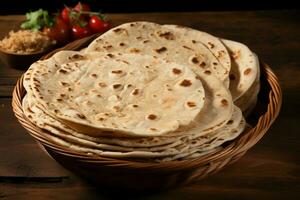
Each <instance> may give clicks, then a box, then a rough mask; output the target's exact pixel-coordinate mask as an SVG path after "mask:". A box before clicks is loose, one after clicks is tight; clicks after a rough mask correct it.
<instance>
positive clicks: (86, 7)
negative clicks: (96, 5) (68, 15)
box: [74, 2, 91, 12]
mask: <svg viewBox="0 0 300 200" xmlns="http://www.w3.org/2000/svg"><path fill="white" fill-rule="evenodd" d="M74 10H76V11H78V12H80V11H91V7H90V6H89V5H88V4H85V3H80V2H78V3H77V5H76V6H75V7H74Z"/></svg>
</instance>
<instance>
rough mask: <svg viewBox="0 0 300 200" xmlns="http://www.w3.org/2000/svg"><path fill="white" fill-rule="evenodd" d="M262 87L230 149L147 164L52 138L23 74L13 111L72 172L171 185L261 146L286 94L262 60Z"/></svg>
mask: <svg viewBox="0 0 300 200" xmlns="http://www.w3.org/2000/svg"><path fill="white" fill-rule="evenodd" d="M95 37H97V35H94V36H92V37H89V38H85V39H82V40H78V41H75V42H73V43H70V44H69V45H67V46H65V47H63V48H61V49H58V50H55V51H54V52H51V53H50V54H48V55H47V56H45V57H44V58H48V57H50V56H51V55H53V53H55V52H57V51H59V50H62V49H63V50H79V49H81V48H83V47H85V46H87V45H88V44H89V43H90V42H91V41H92V40H93V39H94V38H95ZM261 72H262V73H261V91H260V93H259V95H258V103H257V105H256V107H255V108H254V110H253V112H252V114H251V115H250V116H249V117H248V119H247V121H248V122H250V123H251V124H252V125H253V128H251V129H249V130H247V131H244V133H243V134H242V135H240V136H239V137H238V138H236V139H235V140H233V141H231V142H227V143H226V144H225V145H224V148H223V149H221V150H219V151H217V152H214V153H210V154H208V155H205V156H203V157H200V158H197V159H193V160H186V161H170V162H163V163H142V162H134V161H127V160H121V159H114V158H105V157H98V156H97V157H96V156H92V155H86V154H82V153H78V152H72V151H71V150H69V149H67V148H66V147H63V146H59V145H56V144H53V143H51V142H49V140H48V139H47V134H46V131H45V130H42V129H40V128H38V127H36V126H35V125H34V124H32V123H30V122H29V121H28V120H27V119H26V117H25V115H24V113H23V110H22V105H21V102H22V99H23V97H24V95H25V94H26V91H25V89H24V87H23V77H21V78H20V80H19V81H18V82H17V85H16V86H15V89H14V92H13V99H12V106H13V111H14V113H15V115H16V117H17V118H18V120H19V122H20V123H21V125H22V126H23V127H24V128H25V129H26V130H27V131H28V133H29V134H30V135H31V136H33V137H34V138H35V139H36V140H37V141H38V143H39V144H41V146H42V147H43V148H44V149H45V150H46V151H47V152H48V153H49V154H50V155H51V156H52V157H53V158H54V159H55V160H56V161H58V162H59V163H60V164H61V165H62V166H64V167H65V168H67V169H69V170H71V171H72V172H74V173H76V174H79V175H81V176H83V177H86V178H88V179H90V180H92V181H96V182H97V184H99V185H101V186H114V187H121V188H123V189H124V188H127V189H142V190H145V189H159V190H161V189H166V188H170V187H174V186H180V185H184V184H187V183H191V182H193V181H195V180H199V179H201V178H204V177H205V176H207V175H209V174H212V173H216V172H217V171H219V170H220V169H222V168H223V167H224V166H225V165H228V164H231V163H233V162H235V161H237V160H238V159H239V158H240V157H241V156H243V155H244V154H245V153H246V151H247V150H248V149H250V148H251V147H252V146H253V145H255V144H256V143H257V142H258V141H259V140H260V139H261V138H262V137H263V135H264V134H265V133H266V131H267V130H268V129H269V127H270V126H271V124H272V123H273V122H274V120H275V119H276V117H277V115H278V113H279V111H280V107H281V102H282V93H281V89H280V85H279V83H278V79H277V77H276V76H275V74H274V73H273V72H272V70H271V69H270V67H269V66H268V65H266V64H264V63H263V62H261Z"/></svg>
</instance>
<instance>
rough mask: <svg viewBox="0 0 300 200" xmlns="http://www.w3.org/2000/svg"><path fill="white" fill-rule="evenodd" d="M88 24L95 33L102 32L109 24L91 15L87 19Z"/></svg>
mask: <svg viewBox="0 0 300 200" xmlns="http://www.w3.org/2000/svg"><path fill="white" fill-rule="evenodd" d="M89 26H90V27H91V29H92V30H93V32H96V33H103V32H105V31H107V30H108V29H109V28H110V24H109V23H108V22H106V21H103V20H102V19H100V18H99V17H98V16H96V15H93V16H91V18H90V20H89Z"/></svg>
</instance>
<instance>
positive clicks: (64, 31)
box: [43, 18, 70, 44]
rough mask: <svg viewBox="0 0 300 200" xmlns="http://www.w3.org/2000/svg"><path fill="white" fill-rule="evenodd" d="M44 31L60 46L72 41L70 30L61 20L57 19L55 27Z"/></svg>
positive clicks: (46, 28)
mask: <svg viewBox="0 0 300 200" xmlns="http://www.w3.org/2000/svg"><path fill="white" fill-rule="evenodd" d="M43 31H44V32H45V33H46V34H47V35H48V36H49V37H50V38H52V39H54V40H56V42H57V43H58V44H65V43H67V42H68V41H69V39H70V28H69V26H68V25H67V24H66V23H65V22H64V21H63V20H62V19H60V18H57V19H56V21H55V24H54V26H53V27H45V28H44V30H43Z"/></svg>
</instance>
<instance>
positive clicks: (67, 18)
mask: <svg viewBox="0 0 300 200" xmlns="http://www.w3.org/2000/svg"><path fill="white" fill-rule="evenodd" d="M60 16H61V18H62V20H64V22H66V23H67V24H68V23H70V8H68V7H65V8H64V9H63V10H62V11H61V12H60Z"/></svg>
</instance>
